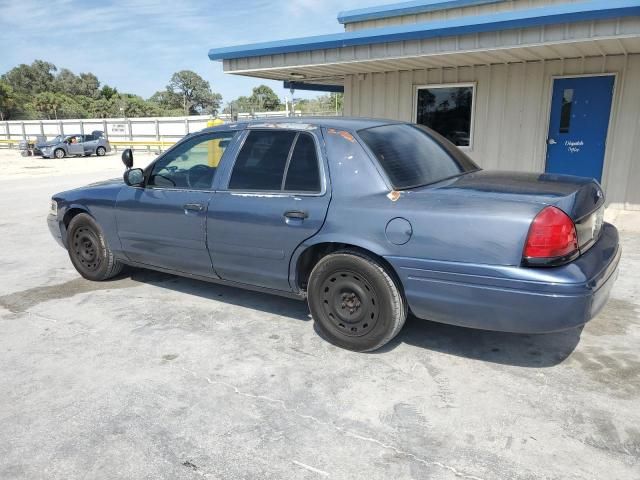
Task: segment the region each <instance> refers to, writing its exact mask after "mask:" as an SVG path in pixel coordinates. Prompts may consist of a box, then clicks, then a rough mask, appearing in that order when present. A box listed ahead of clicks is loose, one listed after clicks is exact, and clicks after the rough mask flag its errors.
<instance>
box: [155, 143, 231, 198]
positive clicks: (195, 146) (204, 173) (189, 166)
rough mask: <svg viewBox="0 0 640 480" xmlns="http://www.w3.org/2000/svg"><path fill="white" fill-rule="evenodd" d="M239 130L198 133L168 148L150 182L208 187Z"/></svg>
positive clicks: (172, 186) (197, 187) (174, 185)
mask: <svg viewBox="0 0 640 480" xmlns="http://www.w3.org/2000/svg"><path fill="white" fill-rule="evenodd" d="M235 134H236V132H221V133H213V134H207V135H199V136H197V137H194V138H191V139H189V140H187V141H185V142H183V143H181V144H180V145H178V146H176V147H175V148H173V149H172V150H169V151H168V152H167V153H166V154H165V155H164V156H163V157H162V158H160V159H158V161H157V162H156V163H155V164H154V165H153V169H152V170H151V175H150V176H149V180H148V182H147V185H148V186H152V187H162V188H179V189H187V190H189V189H192V190H208V189H211V188H212V185H213V178H214V176H215V174H216V170H217V168H218V164H219V163H220V159H221V158H222V155H223V154H224V151H225V149H226V148H227V146H228V145H229V143H230V142H231V139H232V138H233V137H234V135H235Z"/></svg>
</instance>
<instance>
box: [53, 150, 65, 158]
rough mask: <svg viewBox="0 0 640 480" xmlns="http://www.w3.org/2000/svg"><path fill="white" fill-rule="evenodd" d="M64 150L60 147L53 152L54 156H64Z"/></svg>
mask: <svg viewBox="0 0 640 480" xmlns="http://www.w3.org/2000/svg"><path fill="white" fill-rule="evenodd" d="M64 155H65V153H64V150H63V149H61V148H58V149H57V150H56V151H55V152H53V156H54V157H56V158H64Z"/></svg>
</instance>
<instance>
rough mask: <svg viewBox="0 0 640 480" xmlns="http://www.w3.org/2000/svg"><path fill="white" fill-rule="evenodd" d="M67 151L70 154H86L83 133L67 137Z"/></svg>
mask: <svg viewBox="0 0 640 480" xmlns="http://www.w3.org/2000/svg"><path fill="white" fill-rule="evenodd" d="M67 152H68V153H69V155H84V146H83V144H82V135H74V136H73V137H69V138H68V139H67Z"/></svg>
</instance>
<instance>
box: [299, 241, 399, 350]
mask: <svg viewBox="0 0 640 480" xmlns="http://www.w3.org/2000/svg"><path fill="white" fill-rule="evenodd" d="M308 302H309V309H310V310H311V315H312V316H313V319H314V321H315V324H316V326H317V329H318V331H319V333H320V334H321V335H322V336H323V337H324V338H326V339H327V340H328V341H330V342H331V343H333V344H334V345H337V346H339V347H343V348H347V349H349V350H355V351H359V352H367V351H372V350H376V349H378V348H380V347H381V346H383V345H384V344H386V343H387V342H389V341H390V340H391V339H392V338H393V337H395V336H396V335H397V334H398V332H399V331H400V329H401V328H402V326H403V325H404V322H405V320H406V318H407V304H406V302H405V300H404V297H403V295H402V292H401V291H400V288H399V287H398V285H397V284H396V281H395V280H394V279H393V277H392V276H391V275H390V274H389V272H387V271H386V270H385V268H384V267H383V266H382V265H381V264H380V263H379V262H378V261H376V260H375V259H373V258H372V257H370V256H368V255H365V254H362V253H360V252H356V251H351V250H347V251H342V252H337V253H333V254H330V255H327V256H326V257H324V258H322V259H321V260H320V261H319V262H318V263H317V264H316V266H315V267H314V268H313V271H312V272H311V275H310V277H309V285H308Z"/></svg>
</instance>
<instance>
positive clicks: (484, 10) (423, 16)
mask: <svg viewBox="0 0 640 480" xmlns="http://www.w3.org/2000/svg"><path fill="white" fill-rule="evenodd" d="M580 1H584V0H507V1H502V2H500V1H497V2H495V3H489V4H484V5H471V6H468V7H459V8H447V9H442V10H435V11H432V12H425V13H419V14H415V15H401V16H397V17H389V18H381V19H378V20H366V21H362V22H353V23H347V24H345V26H344V27H345V30H346V31H347V32H351V31H355V30H362V29H365V28H378V27H388V26H391V25H401V24H407V23H422V22H428V21H431V20H446V19H449V18H459V17H466V16H469V15H487V14H491V13H496V12H504V11H508V10H520V9H524V8H535V7H544V6H545V5H552V4H558V3H575V2H580Z"/></svg>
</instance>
